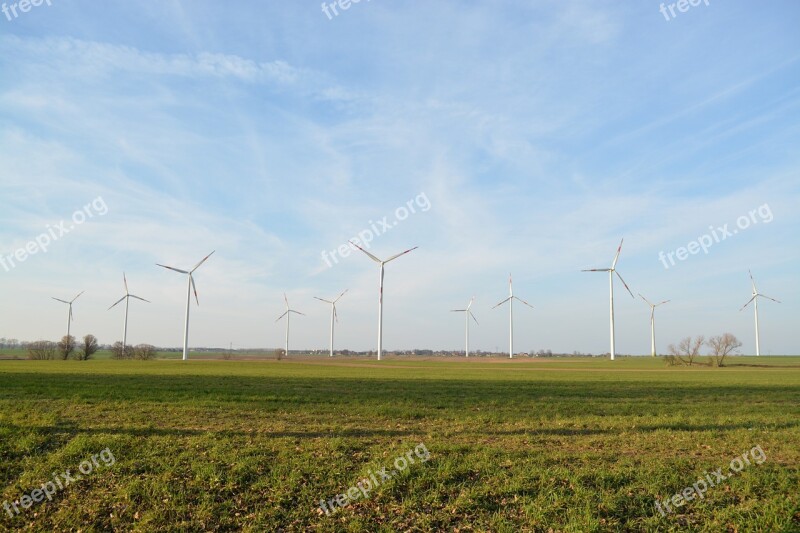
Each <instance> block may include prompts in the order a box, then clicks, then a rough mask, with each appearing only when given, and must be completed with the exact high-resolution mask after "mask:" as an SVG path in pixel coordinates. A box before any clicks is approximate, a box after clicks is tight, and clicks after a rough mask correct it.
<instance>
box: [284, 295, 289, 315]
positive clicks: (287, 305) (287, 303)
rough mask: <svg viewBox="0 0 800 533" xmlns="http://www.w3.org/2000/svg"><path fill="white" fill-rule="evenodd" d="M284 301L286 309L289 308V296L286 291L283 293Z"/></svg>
mask: <svg viewBox="0 0 800 533" xmlns="http://www.w3.org/2000/svg"><path fill="white" fill-rule="evenodd" d="M283 301H284V302H286V310H287V311H288V310H289V298H287V297H286V293H285V292H284V293H283Z"/></svg>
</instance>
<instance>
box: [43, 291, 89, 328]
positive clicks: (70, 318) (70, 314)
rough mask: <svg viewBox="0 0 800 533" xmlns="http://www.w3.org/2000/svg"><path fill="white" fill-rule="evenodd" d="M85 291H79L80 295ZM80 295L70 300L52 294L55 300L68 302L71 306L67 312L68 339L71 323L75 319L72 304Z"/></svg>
mask: <svg viewBox="0 0 800 533" xmlns="http://www.w3.org/2000/svg"><path fill="white" fill-rule="evenodd" d="M84 292H85V291H81V292H79V293H78V296H80V295H81V294H83V293H84ZM78 296H76V297H75V298H73V299H72V300H70V301H66V300H62V299H61V298H56V297H55V296H51V298H53V300H56V301H58V302H61V303H64V304H67V305H68V306H69V313H67V340H69V331H70V325H71V323H72V321H73V320H74V317H73V316H72V304H73V302H75V300H77V299H78Z"/></svg>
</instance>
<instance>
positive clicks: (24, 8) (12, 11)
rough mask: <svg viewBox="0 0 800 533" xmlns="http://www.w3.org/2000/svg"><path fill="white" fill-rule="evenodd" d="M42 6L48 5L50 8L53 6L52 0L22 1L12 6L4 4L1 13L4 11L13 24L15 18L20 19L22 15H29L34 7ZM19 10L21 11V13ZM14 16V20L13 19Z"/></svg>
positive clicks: (0, 7) (0, 8)
mask: <svg viewBox="0 0 800 533" xmlns="http://www.w3.org/2000/svg"><path fill="white" fill-rule="evenodd" d="M42 4H47V5H48V6H52V5H53V4H52V0H20V1H19V2H14V3H12V4H10V5H9V4H6V3H5V2H3V5H2V6H0V11H2V12H3V14H4V15H5V16H6V18H7V19H8V21H9V22H11V21H12V20H14V19H15V18H17V17H19V15H20V13H27V12H28V11H30V10H31V8H32V7H39V6H40V5H42ZM17 10H19V13H18V12H17ZM12 15H13V16H14V19H12V18H11V16H12Z"/></svg>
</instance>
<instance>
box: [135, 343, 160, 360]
mask: <svg viewBox="0 0 800 533" xmlns="http://www.w3.org/2000/svg"><path fill="white" fill-rule="evenodd" d="M155 356H156V348H155V346H152V345H150V344H139V345H138V346H136V347H135V348H133V358H134V359H138V360H140V361H147V360H149V359H153V358H154V357H155Z"/></svg>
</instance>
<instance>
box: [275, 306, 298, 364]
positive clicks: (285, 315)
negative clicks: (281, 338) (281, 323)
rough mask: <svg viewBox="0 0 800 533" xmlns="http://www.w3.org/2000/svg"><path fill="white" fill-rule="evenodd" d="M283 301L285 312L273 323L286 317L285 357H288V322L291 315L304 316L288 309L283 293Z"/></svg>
mask: <svg viewBox="0 0 800 533" xmlns="http://www.w3.org/2000/svg"><path fill="white" fill-rule="evenodd" d="M283 301H284V302H286V312H285V313H283V314H282V315H281V316H279V317H278V319H277V320H275V322H278V320H280V319H281V318H283V317H286V357H289V322H290V320H289V319H290V318H291V316H292V313H294V314H296V315H303V316H305V314H304V313H301V312H300V311H295V310H294V309H292V308H290V307H289V299H288V298H287V297H286V293H285V292H284V293H283Z"/></svg>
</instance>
